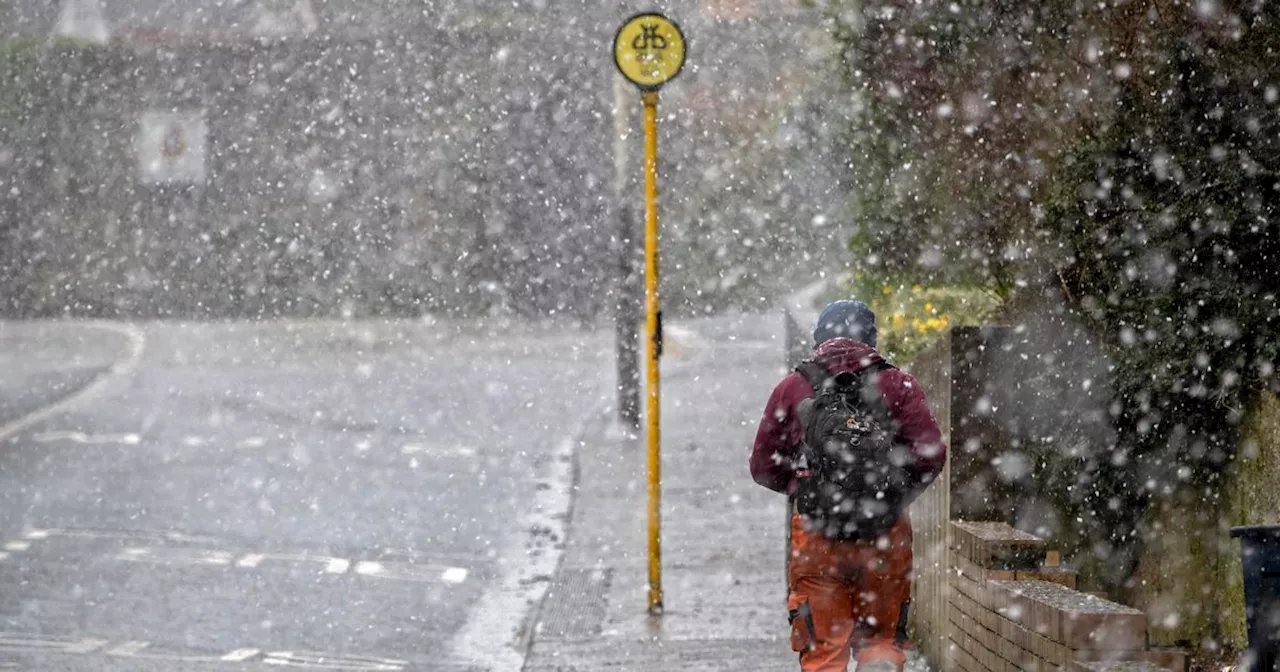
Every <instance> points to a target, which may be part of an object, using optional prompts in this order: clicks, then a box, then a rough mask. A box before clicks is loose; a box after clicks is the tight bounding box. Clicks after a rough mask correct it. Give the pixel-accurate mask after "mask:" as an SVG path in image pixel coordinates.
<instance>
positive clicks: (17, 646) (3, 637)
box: [0, 632, 107, 653]
mask: <svg viewBox="0 0 1280 672" xmlns="http://www.w3.org/2000/svg"><path fill="white" fill-rule="evenodd" d="M106 643H107V640H105V639H92V638H86V639H58V638H46V637H41V636H39V635H23V634H20V633H15V632H0V651H41V652H43V651H48V652H53V653H57V652H62V653H89V652H92V651H96V650H97V649H99V648H101V647H102V646H103V645H105V644H106Z"/></svg>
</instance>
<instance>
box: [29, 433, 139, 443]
mask: <svg viewBox="0 0 1280 672" xmlns="http://www.w3.org/2000/svg"><path fill="white" fill-rule="evenodd" d="M31 439H32V440H33V441H39V442H40V443H52V442H54V441H70V442H72V443H82V444H95V445H96V444H105V443H119V444H124V445H126V446H136V445H138V444H139V443H141V442H142V437H140V436H138V435H137V434H85V433H84V432H44V433H42V434H36V435H35V436H33V437H31Z"/></svg>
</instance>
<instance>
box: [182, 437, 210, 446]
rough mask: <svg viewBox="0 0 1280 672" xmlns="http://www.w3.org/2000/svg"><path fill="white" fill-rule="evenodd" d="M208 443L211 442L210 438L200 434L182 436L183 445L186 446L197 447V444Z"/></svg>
mask: <svg viewBox="0 0 1280 672" xmlns="http://www.w3.org/2000/svg"><path fill="white" fill-rule="evenodd" d="M206 443H209V440H208V439H206V438H204V437H200V436H184V437H182V445H184V446H186V447H188V448H194V447H196V446H203V445H204V444H206Z"/></svg>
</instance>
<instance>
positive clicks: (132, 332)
mask: <svg viewBox="0 0 1280 672" xmlns="http://www.w3.org/2000/svg"><path fill="white" fill-rule="evenodd" d="M80 326H88V327H94V328H98V329H105V330H107V331H114V332H116V333H118V334H122V335H124V336H125V337H126V338H128V339H129V352H128V354H126V355H125V357H124V358H123V359H121V360H119V361H117V362H116V363H115V364H112V365H111V368H109V369H107V370H106V371H105V372H104V373H102V374H99V375H98V376H97V377H96V378H94V379H93V382H91V383H89V384H88V385H85V386H84V387H83V388H81V389H80V391H79V392H76V393H74V394H72V395H70V396H67V397H66V398H64V399H62V400H61V401H58V402H55V403H52V404H49V405H48V406H45V407H44V408H41V409H39V410H35V411H32V412H30V413H28V414H26V415H24V416H22V417H21V418H18V419H17V420H14V421H12V422H10V423H8V424H5V425H0V441H7V440H8V439H9V438H11V437H12V436H13V435H15V434H17V433H18V432H20V431H22V430H24V429H26V428H27V427H30V426H31V425H33V424H35V423H37V422H40V421H41V420H44V419H45V418H48V417H49V416H51V415H53V414H55V413H58V412H60V411H63V410H65V409H67V408H70V407H71V406H72V405H74V404H76V403H79V402H80V401H81V400H83V399H87V398H89V397H91V396H93V395H94V394H97V393H98V391H99V390H101V389H102V387H103V386H104V385H106V384H107V381H108V380H110V379H111V377H112V376H120V375H124V374H126V373H128V372H130V371H132V370H133V369H135V368H137V366H138V362H139V361H141V360H142V350H143V348H144V347H145V344H146V337H144V336H143V334H142V330H140V329H138V328H137V327H135V326H133V325H129V324H114V323H110V322H92V323H85V324H83V325H80Z"/></svg>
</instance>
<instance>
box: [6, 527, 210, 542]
mask: <svg viewBox="0 0 1280 672" xmlns="http://www.w3.org/2000/svg"><path fill="white" fill-rule="evenodd" d="M42 532H44V538H45V539H51V538H54V537H81V538H85V539H125V540H132V541H142V540H146V539H160V540H163V541H172V542H177V543H188V544H207V545H210V546H212V545H216V544H218V543H220V540H218V539H214V538H213V537H202V536H198V535H192V534H182V533H181V532H157V531H154V530H98V529H91V528H74V527H72V528H66V529H58V528H51V529H48V530H42ZM28 538H30V537H28Z"/></svg>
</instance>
